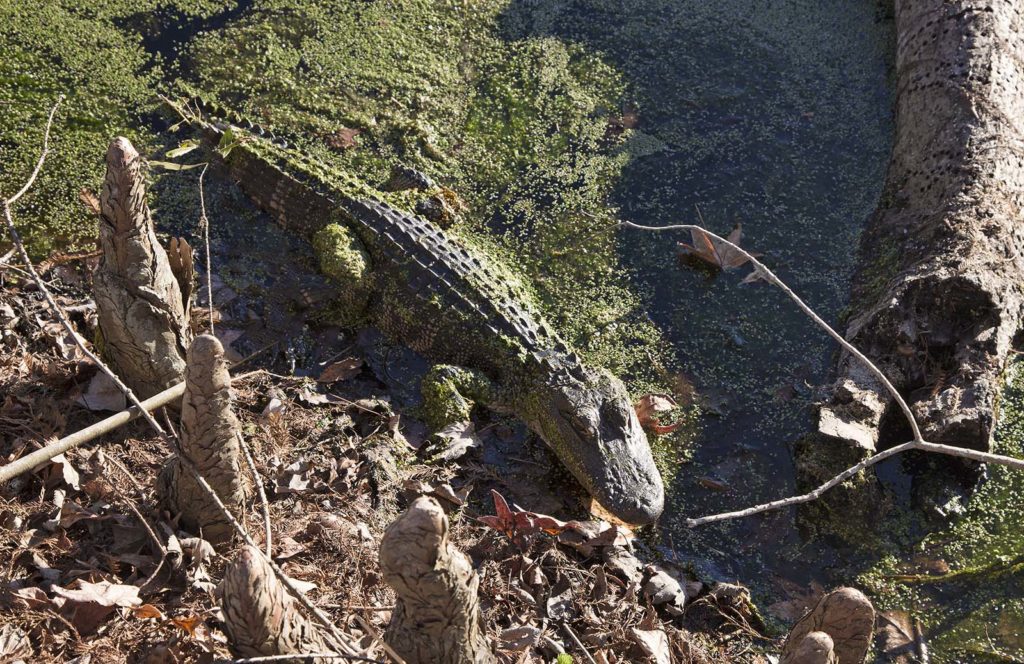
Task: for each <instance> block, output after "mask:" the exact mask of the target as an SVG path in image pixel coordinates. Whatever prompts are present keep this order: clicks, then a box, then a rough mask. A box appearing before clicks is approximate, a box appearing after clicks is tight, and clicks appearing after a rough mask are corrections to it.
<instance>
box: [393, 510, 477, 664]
mask: <svg viewBox="0 0 1024 664" xmlns="http://www.w3.org/2000/svg"><path fill="white" fill-rule="evenodd" d="M380 567H381V571H382V572H383V574H384V580H385V581H387V582H388V583H389V584H390V585H391V587H392V588H394V589H395V592H396V593H397V594H398V602H397V605H396V606H395V610H394V612H393V613H392V614H391V624H390V625H389V626H388V630H387V634H386V635H385V639H386V640H387V642H388V645H390V646H391V647H392V648H393V649H394V650H395V651H396V652H397V653H398V654H399V655H401V656H402V657H403V658H404V659H405V660H406V661H407V662H408V663H409V664H477V663H480V664H491V663H492V662H494V661H495V658H494V654H493V653H492V652H491V648H490V646H489V645H488V643H487V638H486V635H485V633H484V629H483V622H482V620H481V617H480V606H479V603H478V600H477V588H478V586H479V583H480V580H479V578H478V577H477V575H476V572H474V571H473V567H472V565H471V564H470V561H469V558H467V557H466V555H465V554H464V553H462V552H461V551H459V550H458V549H456V548H455V547H454V546H453V545H452V544H451V542H449V540H448V517H446V516H445V514H444V510H442V509H441V506H440V505H439V504H438V503H437V501H436V500H434V499H433V498H429V497H427V496H421V497H419V498H417V499H416V500H415V501H414V502H413V504H412V505H411V506H410V507H409V509H408V510H406V511H405V513H403V514H402V515H401V516H400V517H398V519H397V520H396V521H395V522H394V523H392V524H391V526H389V527H388V529H387V532H385V533H384V538H383V540H382V541H381V545H380Z"/></svg>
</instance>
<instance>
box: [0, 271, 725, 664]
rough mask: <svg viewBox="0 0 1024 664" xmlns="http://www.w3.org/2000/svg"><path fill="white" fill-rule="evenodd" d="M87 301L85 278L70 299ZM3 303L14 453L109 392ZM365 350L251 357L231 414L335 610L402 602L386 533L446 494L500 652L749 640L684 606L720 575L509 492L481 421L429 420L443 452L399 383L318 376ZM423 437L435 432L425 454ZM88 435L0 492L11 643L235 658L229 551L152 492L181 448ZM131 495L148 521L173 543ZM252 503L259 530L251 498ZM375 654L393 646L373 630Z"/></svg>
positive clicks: (297, 566)
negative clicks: (275, 365)
mask: <svg viewBox="0 0 1024 664" xmlns="http://www.w3.org/2000/svg"><path fill="white" fill-rule="evenodd" d="M83 300H86V301H87V296H86V295H85V293H84V291H83V292H80V293H77V294H74V295H73V296H66V299H65V300H64V301H63V302H62V304H64V305H65V306H74V305H75V304H77V303H79V302H81V301H83ZM0 316H4V317H6V318H8V319H10V320H12V321H14V324H13V326H12V329H13V330H14V331H15V333H16V335H17V336H16V337H13V338H12V343H8V344H5V345H4V346H3V347H2V348H0V388H3V389H4V390H6V391H5V392H4V393H5V394H6V396H5V399H4V401H3V402H2V403H0V417H2V418H3V421H4V422H5V426H6V428H5V432H4V438H3V440H2V444H0V461H3V462H6V461H9V460H11V459H13V458H16V457H17V456H21V455H23V454H25V453H26V452H28V451H30V450H31V449H33V444H34V442H33V441H38V440H40V434H45V435H48V436H51V437H53V436H59V435H62V434H64V433H67V432H70V431H74V430H78V429H80V428H83V427H84V426H87V425H88V424H90V423H92V422H95V421H96V419H97V418H98V414H97V413H95V412H93V411H92V410H91V408H94V407H97V406H98V404H97V403H96V401H95V400H93V399H90V400H89V402H88V403H89V405H88V406H85V405H83V404H78V405H76V404H75V403H74V399H75V398H76V397H75V394H76V393H75V391H74V389H73V388H74V386H75V385H79V386H81V385H87V384H88V382H89V380H91V378H92V375H93V374H94V372H95V368H94V367H92V366H90V365H89V364H88V363H84V362H82V360H81V358H80V357H78V356H77V354H76V353H75V352H74V350H73V346H69V344H68V343H67V339H66V338H65V333H63V332H62V331H60V330H58V329H56V328H54V326H53V325H49V324H48V316H47V313H46V311H45V309H44V308H42V307H41V306H40V305H39V304H38V303H36V302H34V301H32V300H31V299H30V298H26V297H23V296H22V294H20V293H19V292H18V290H17V289H8V290H7V291H6V292H3V293H0ZM37 320H38V321H42V322H43V323H44V325H43V326H39V325H38V324H37ZM79 323H80V324H81V325H83V326H86V327H83V328H82V329H80V334H81V336H82V337H84V338H89V337H91V336H92V334H93V330H91V329H90V328H89V327H88V326H89V325H90V322H89V319H88V318H86V319H84V320H82V321H79ZM91 324H94V322H93V323H91ZM54 340H56V341H57V342H56V343H55V341H54ZM362 367H363V365H362V363H361V360H359V358H344V359H342V360H340V361H339V362H336V363H334V364H332V365H328V366H327V367H325V371H328V370H329V371H331V372H334V373H333V375H332V373H327V375H326V376H324V375H323V373H321V375H320V376H319V378H321V381H320V382H319V383H317V382H316V381H313V380H310V379H305V380H301V379H294V378H287V377H285V378H281V377H276V376H274V375H271V374H268V373H265V372H257V373H255V374H253V375H252V376H251V377H249V378H247V379H246V380H244V381H242V382H240V383H238V384H236V385H235V391H236V406H237V411H238V415H239V417H240V419H241V420H242V422H243V425H244V427H245V430H246V432H247V434H246V435H247V439H248V441H249V443H250V445H251V447H252V451H253V456H254V459H255V461H256V465H257V469H258V470H259V473H260V476H261V478H262V481H263V482H264V483H265V484H266V485H267V486H268V488H270V489H271V491H270V492H269V493H270V494H271V495H270V496H269V498H270V509H271V517H272V523H273V528H274V541H275V549H274V556H275V558H276V559H277V561H278V563H279V564H280V565H281V566H282V568H283V569H284V570H285V573H286V574H288V575H289V576H290V577H291V578H292V579H294V580H295V581H296V582H297V583H298V584H299V585H300V586H301V587H302V588H303V589H304V590H305V591H306V592H307V593H308V594H309V596H310V597H311V598H312V599H313V601H315V602H316V603H317V604H318V605H319V606H321V607H324V608H325V610H327V611H328V612H329V613H330V614H331V616H332V618H333V619H334V620H335V621H336V622H337V623H338V624H340V625H345V626H346V627H347V629H349V630H350V631H351V632H352V633H353V634H354V635H356V636H357V638H358V637H359V635H360V634H362V635H363V636H367V637H368V639H367V643H369V642H370V641H371V640H372V637H371V636H370V635H369V634H363V632H362V628H361V627H359V626H356V625H355V624H354V623H352V622H351V621H349V620H348V619H347V612H348V611H350V610H351V609H346V608H344V607H365V608H364V609H358V610H360V611H361V612H362V615H363V617H364V618H365V620H367V621H369V624H371V625H372V626H373V628H374V629H375V630H376V631H377V632H383V631H384V630H385V629H386V626H387V620H388V618H389V610H390V608H391V607H393V605H394V602H395V599H394V595H393V593H392V591H391V590H390V589H389V588H388V587H387V586H386V585H385V584H384V583H383V581H382V579H381V575H380V570H379V567H378V562H377V551H378V543H379V541H380V537H381V536H382V534H383V532H384V529H385V528H386V527H387V525H388V524H389V523H390V522H391V521H392V520H393V519H394V518H395V517H396V516H397V514H398V513H399V512H400V511H401V510H402V509H403V508H404V506H405V505H406V504H408V501H410V500H411V499H413V498H414V497H415V496H417V495H422V494H429V495H432V496H434V497H436V498H438V499H439V500H441V504H442V505H444V506H445V507H446V509H448V510H449V513H450V514H449V516H450V519H451V521H452V524H453V525H452V537H453V541H454V542H455V543H456V544H457V545H458V546H459V547H460V548H461V549H463V550H464V551H466V552H467V553H468V554H469V555H470V556H471V557H472V559H473V562H474V565H475V568H476V569H477V571H478V574H479V575H480V588H481V591H480V597H481V608H482V615H483V619H484V623H485V627H486V630H487V632H488V635H489V637H490V638H491V640H492V642H493V643H494V644H495V647H496V648H497V654H498V658H499V661H501V662H545V663H547V662H550V661H553V660H555V659H556V658H557V656H558V654H559V653H568V654H570V655H572V656H573V657H574V659H573V661H586V660H585V659H584V658H583V657H582V655H581V653H580V652H579V647H578V646H577V645H576V639H578V641H579V643H582V644H583V646H585V647H586V649H587V651H588V653H590V655H591V656H592V657H593V658H594V660H595V661H599V662H608V663H618V662H639V661H645V660H648V661H658V662H660V661H672V662H718V661H729V656H728V654H729V653H730V652H741V651H742V650H743V648H744V647H745V646H742V645H740V644H739V642H720V641H719V637H718V635H717V634H716V633H714V632H711V631H708V630H707V629H705V623H707V620H706V615H705V613H704V612H702V611H697V612H691V611H690V607H691V606H694V605H696V604H699V603H700V600H699V599H698V598H702V597H705V596H707V595H708V593H709V587H708V586H707V585H706V584H705V583H704V582H703V581H701V580H700V579H697V578H695V577H694V576H693V575H692V574H691V573H690V572H688V571H687V570H685V569H683V568H677V567H675V566H673V565H671V564H669V563H667V562H663V563H659V564H657V565H651V564H647V563H645V562H644V560H643V558H645V557H647V556H648V555H649V554H647V555H645V554H644V553H643V552H644V550H645V547H644V545H643V544H642V543H641V542H640V541H638V540H637V539H636V538H635V535H634V533H632V532H631V531H630V530H629V529H628V528H626V527H624V526H621V525H616V524H611V523H608V522H605V521H600V520H596V519H587V518H577V519H570V520H562V519H558V518H555V517H552V516H549V515H547V514H543V513H540V512H535V511H531V510H528V509H524V508H522V507H519V506H518V505H516V504H515V503H514V502H512V501H510V500H509V499H506V498H505V495H508V494H506V493H504V492H506V491H509V492H511V493H512V494H515V493H516V489H515V486H514V485H508V484H506V483H505V481H504V480H503V478H500V477H497V476H496V474H495V473H494V470H493V469H491V468H488V467H487V466H484V465H482V464H480V463H479V459H480V455H481V454H482V453H483V450H482V448H483V446H484V445H485V443H484V441H483V440H482V437H481V436H482V434H481V431H480V430H478V429H477V428H476V424H475V423H474V422H464V423H457V424H456V425H454V426H453V427H452V428H450V429H449V430H445V431H444V432H442V433H444V434H445V436H447V438H448V440H449V442H448V443H447V446H442V447H440V448H438V447H437V446H436V438H437V437H435V446H434V447H433V449H431V446H430V445H429V444H423V445H420V441H422V440H423V438H424V436H423V434H422V433H421V425H419V424H418V423H417V422H416V420H414V419H411V418H406V417H404V416H403V417H402V418H399V414H398V413H396V412H395V411H394V409H393V408H392V406H391V405H390V404H389V402H388V401H387V400H385V399H381V398H379V397H378V396H373V397H372V398H371V397H368V396H363V397H356V398H349V395H348V394H347V393H346V392H344V391H343V390H342V391H339V393H335V392H325V391H324V388H326V387H332V388H333V387H334V386H337V385H345V384H346V381H347V380H348V379H350V378H351V377H352V375H353V372H358V371H361V370H362ZM325 378H326V379H330V380H324V379H325ZM318 385H319V389H318ZM100 391H101V390H99V389H98V387H97V389H95V390H94V394H97V393H99V392H100ZM85 392H86V393H88V389H87V390H86V391H85ZM78 394H82V391H81V390H80V391H79V392H78ZM340 394H345V396H340ZM648 396H649V397H650V398H649V399H646V400H642V402H643V403H642V404H640V406H639V407H643V408H646V409H647V410H648V411H649V412H650V416H651V417H652V418H654V421H653V422H651V421H648V422H647V423H646V424H647V425H648V426H654V427H666V428H672V427H674V426H675V425H674V424H672V423H668V424H661V423H660V422H659V421H658V420H657V417H658V416H664V415H665V414H667V413H671V412H672V410H673V409H674V408H675V403H674V401H672V400H671V398H670V397H665V396H664V395H648ZM655 430H657V429H655ZM410 437H411V438H410ZM414 446H420V447H421V448H425V449H421V454H420V455H417V454H416V450H415V449H413V447H414ZM93 448H94V450H95V451H89V450H84V449H75V450H72V451H70V452H68V453H67V454H66V455H64V456H62V457H57V458H55V459H54V461H53V462H52V463H50V464H47V465H46V466H44V467H43V468H41V469H38V470H37V471H35V472H34V473H32V474H30V475H27V476H23V477H21V478H18V479H17V480H16V481H13V482H10V483H8V485H6V486H4V487H3V488H2V489H0V490H2V492H3V494H2V497H3V498H4V500H5V502H4V503H2V508H0V526H2V527H3V529H2V530H0V537H2V541H0V565H3V568H4V569H8V570H11V574H10V576H9V578H8V580H7V581H6V582H5V583H4V585H3V587H2V588H0V616H2V618H3V620H4V621H5V624H4V627H3V628H2V629H0V652H3V653H4V655H3V656H6V655H7V654H11V655H16V656H20V657H23V658H25V659H26V660H27V661H39V662H44V663H45V662H58V661H67V660H70V659H73V658H74V657H76V656H78V655H77V654H76V653H79V652H80V649H81V648H83V647H87V648H89V649H90V651H91V652H93V653H94V659H93V661H104V662H114V663H116V662H127V661H144V660H145V661H153V662H172V661H173V662H199V661H209V658H211V657H213V658H226V657H227V656H228V651H227V647H226V643H227V641H226V639H227V637H226V635H225V634H224V633H223V632H222V631H221V628H220V624H219V622H218V617H217V616H218V608H217V605H216V601H215V599H214V597H215V593H214V589H215V587H216V584H217V582H218V581H219V579H220V578H221V577H222V575H223V570H224V567H225V564H226V563H227V561H228V559H229V558H230V552H229V551H224V552H221V553H223V555H220V554H218V553H217V552H215V551H214V550H213V548H212V547H211V546H210V545H209V543H208V542H206V541H205V540H203V539H201V538H200V537H197V535H198V534H197V533H188V532H185V531H182V530H181V529H180V528H179V526H178V525H177V523H176V521H175V520H174V518H173V515H169V514H166V513H164V512H163V511H162V510H161V507H160V506H159V505H158V504H156V502H155V499H154V495H153V491H152V489H151V487H152V486H153V485H154V481H155V475H156V473H157V472H158V470H159V468H160V465H161V463H162V461H163V460H164V459H165V458H166V457H167V455H168V454H169V451H168V450H166V449H165V448H164V447H163V444H162V443H161V442H160V441H159V440H158V439H156V438H155V437H153V436H152V435H151V434H150V433H149V431H148V430H147V429H146V428H145V426H144V425H141V424H139V423H132V424H130V425H128V426H126V427H124V428H123V429H122V430H119V431H117V432H114V433H112V434H109V435H108V436H106V437H105V438H103V439H101V440H98V441H96V442H95V443H94V444H93ZM454 458H459V459H460V460H459V463H458V464H455V463H452V461H451V459H454ZM114 459H116V460H117V462H116V464H115V463H114ZM122 466H123V467H124V468H125V470H124V471H122V470H120V469H119V468H120V467H122ZM126 472H127V473H128V475H126V474H125V473H126ZM135 482H138V485H139V487H140V488H139V489H135V488H133V487H134V485H135ZM474 487H476V488H474ZM129 505H131V506H132V507H134V508H135V509H137V510H138V512H139V513H140V514H142V515H143V516H144V517H145V518H146V519H147V521H148V522H149V523H150V524H152V526H153V527H154V528H155V530H156V533H157V536H158V538H159V539H160V540H161V542H162V546H163V547H164V549H166V551H167V556H166V558H163V557H162V554H161V552H160V551H159V550H157V549H155V548H154V544H153V542H152V541H151V537H150V536H149V535H148V534H147V532H146V530H145V528H144V527H143V525H142V524H141V523H140V522H139V520H138V517H137V516H136V514H135V513H134V512H133V511H132V510H131V509H129ZM244 516H245V520H246V524H247V528H248V529H249V531H250V532H251V533H253V534H254V535H255V536H257V537H261V535H259V533H261V532H262V528H261V525H260V518H259V508H258V506H257V505H256V504H251V505H250V510H249V512H248V513H247V514H245V515H244ZM691 613H695V615H691ZM569 634H572V637H570V636H569ZM369 654H370V655H371V656H374V657H377V658H379V659H382V660H383V659H384V658H385V654H384V653H383V652H382V651H381V650H380V647H379V646H374V649H372V650H371V652H370V653H369ZM666 657H668V658H669V659H665V658H666ZM559 661H566V660H565V658H564V657H563V658H561V659H560V660H559Z"/></svg>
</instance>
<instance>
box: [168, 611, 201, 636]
mask: <svg viewBox="0 0 1024 664" xmlns="http://www.w3.org/2000/svg"><path fill="white" fill-rule="evenodd" d="M171 622H172V623H174V624H175V625H176V626H177V627H178V628H179V629H181V631H183V632H185V633H186V634H188V635H189V636H192V637H194V636H195V635H196V627H198V626H199V625H200V624H201V623H202V622H203V619H202V618H200V617H199V616H185V617H184V618H171Z"/></svg>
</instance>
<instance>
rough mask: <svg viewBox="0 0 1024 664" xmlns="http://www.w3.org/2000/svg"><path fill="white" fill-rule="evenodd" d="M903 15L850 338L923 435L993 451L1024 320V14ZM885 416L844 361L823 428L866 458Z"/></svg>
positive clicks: (1003, 2) (1011, 7) (886, 402)
mask: <svg viewBox="0 0 1024 664" xmlns="http://www.w3.org/2000/svg"><path fill="white" fill-rule="evenodd" d="M895 12H896V29H897V52H896V73H897V80H896V89H897V95H896V142H895V145H894V147H893V153H892V157H891V160H890V163H889V169H888V173H887V175H886V183H885V188H884V191H883V193H882V197H881V201H880V202H879V205H878V208H877V210H876V211H875V213H874V215H873V217H872V218H871V219H870V221H869V222H868V226H867V228H866V230H865V231H864V234H863V240H862V243H861V249H860V261H859V266H858V271H857V274H856V275H855V277H854V285H853V286H854V287H853V296H852V307H851V308H852V309H853V311H854V313H853V315H852V316H851V317H850V319H849V322H848V326H847V330H846V338H847V339H848V340H849V341H850V342H851V343H853V344H854V345H856V346H857V347H858V348H860V349H861V350H862V351H863V352H864V353H865V355H867V356H868V357H870V358H871V359H872V360H873V361H875V362H876V363H877V364H878V366H879V368H880V369H881V370H882V372H883V373H884V374H885V375H886V376H887V377H888V378H889V379H890V380H891V381H892V382H893V384H894V385H895V386H896V387H897V388H898V389H899V390H900V391H901V393H902V394H904V395H905V396H906V397H907V400H908V401H909V403H910V405H911V407H912V409H913V411H914V414H915V417H916V418H917V420H918V422H919V423H920V424H921V428H922V432H923V434H924V437H925V438H926V439H927V440H929V441H931V442H936V443H946V444H949V445H958V446H962V447H970V448H974V449H978V450H988V449H989V448H990V445H991V442H992V434H993V431H994V428H995V419H996V408H997V401H998V397H999V392H1000V385H1001V376H1000V375H1001V372H1002V370H1003V368H1004V366H1005V364H1006V361H1007V358H1008V356H1009V354H1010V351H1011V346H1012V344H1013V342H1014V336H1015V335H1016V334H1017V330H1018V329H1019V328H1020V327H1021V323H1022V321H1024V231H1022V227H1021V224H1020V215H1021V210H1022V209H1024V158H1022V156H1021V155H1022V154H1024V124H1022V123H1021V120H1020V119H1021V118H1022V117H1024V40H1022V39H1021V37H1020V36H1021V34H1022V33H1024V8H1022V6H1021V3H1020V2H1016V1H1013V0H994V1H985V2H981V1H979V0H913V1H911V0H897V1H896V3H895ZM892 408H893V406H892V398H891V396H890V395H889V394H888V393H887V392H886V390H885V389H884V388H883V387H882V385H881V384H879V382H878V380H877V379H876V378H875V377H874V376H872V375H871V374H870V373H869V372H868V371H867V370H866V369H864V368H863V366H862V365H861V364H860V362H858V361H857V360H856V359H855V358H853V357H852V356H850V355H849V354H848V353H843V354H842V356H841V357H840V360H839V367H838V379H837V381H836V383H835V385H834V386H833V388H832V396H831V399H830V401H829V402H828V403H827V404H826V405H825V406H824V407H823V408H822V409H821V413H820V421H819V426H818V429H819V431H820V432H821V433H822V434H824V435H825V436H826V437H827V438H829V439H832V440H838V441H841V442H842V443H844V444H847V445H851V446H853V447H856V448H859V449H860V450H861V451H862V453H863V454H865V455H866V454H869V453H870V452H872V451H874V450H875V449H876V446H877V445H878V443H879V440H878V438H879V427H880V425H881V424H882V420H883V416H885V415H886V414H887V413H888V412H889V411H890V410H891V409H892ZM895 416H897V415H895V414H894V417H895ZM898 442H903V440H900V441H898Z"/></svg>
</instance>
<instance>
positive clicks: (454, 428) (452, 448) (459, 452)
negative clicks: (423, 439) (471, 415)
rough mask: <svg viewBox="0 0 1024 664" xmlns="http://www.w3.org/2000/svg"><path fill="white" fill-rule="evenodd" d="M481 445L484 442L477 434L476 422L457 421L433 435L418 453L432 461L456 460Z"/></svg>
mask: <svg viewBox="0 0 1024 664" xmlns="http://www.w3.org/2000/svg"><path fill="white" fill-rule="evenodd" d="M481 445H483V443H482V442H481V440H480V438H479V436H477V435H476V425H475V424H473V423H472V422H455V423H453V424H449V425H448V426H446V427H444V428H443V429H441V430H440V431H438V432H437V433H435V434H434V435H433V436H431V437H430V440H429V441H428V442H427V443H426V444H424V445H423V446H421V447H420V449H419V450H418V453H419V454H422V455H425V456H427V457H428V458H430V459H431V460H432V461H455V460H456V459H459V458H461V457H463V456H465V454H466V452H468V451H469V450H470V449H472V448H475V447H480V446H481Z"/></svg>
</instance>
